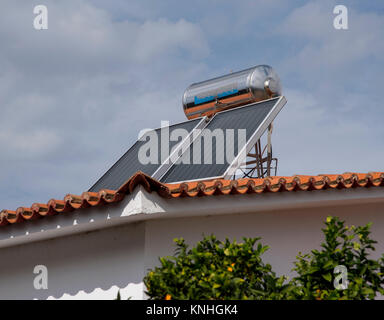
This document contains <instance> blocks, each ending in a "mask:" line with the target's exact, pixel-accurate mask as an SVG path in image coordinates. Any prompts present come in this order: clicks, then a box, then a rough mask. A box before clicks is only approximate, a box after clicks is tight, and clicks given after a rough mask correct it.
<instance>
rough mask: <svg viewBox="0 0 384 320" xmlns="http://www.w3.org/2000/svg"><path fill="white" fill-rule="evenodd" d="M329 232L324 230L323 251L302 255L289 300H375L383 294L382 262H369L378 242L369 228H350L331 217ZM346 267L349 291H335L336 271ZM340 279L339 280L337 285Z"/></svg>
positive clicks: (327, 222)
mask: <svg viewBox="0 0 384 320" xmlns="http://www.w3.org/2000/svg"><path fill="white" fill-rule="evenodd" d="M325 225H326V228H325V229H322V231H323V233H324V236H325V242H323V243H322V244H321V250H312V251H311V253H310V254H305V255H302V254H299V255H298V256H297V261H296V262H295V268H294V269H293V270H294V271H296V272H297V274H298V276H297V277H295V278H294V279H293V281H292V282H291V285H294V286H295V287H296V289H295V290H294V291H292V293H293V296H291V297H287V298H296V299H317V300H347V299H348V300H350V299H358V300H362V299H374V298H375V297H376V296H377V294H378V293H381V294H384V289H383V285H382V284H383V280H384V278H383V271H384V268H383V265H384V264H383V261H384V259H383V258H381V259H379V260H372V259H369V254H370V253H371V252H372V251H374V250H375V247H374V244H376V243H377V242H376V241H374V240H372V239H371V238H370V226H371V224H367V225H366V226H361V227H355V226H351V227H347V226H345V222H344V221H341V220H340V219H339V218H337V217H328V218H327V220H326V223H325ZM338 265H343V266H345V267H346V268H347V271H348V274H347V277H348V284H347V286H346V289H344V290H337V289H335V285H334V282H335V277H336V276H337V275H338V274H335V273H334V268H335V267H336V266H338ZM337 280H338V279H336V282H337Z"/></svg>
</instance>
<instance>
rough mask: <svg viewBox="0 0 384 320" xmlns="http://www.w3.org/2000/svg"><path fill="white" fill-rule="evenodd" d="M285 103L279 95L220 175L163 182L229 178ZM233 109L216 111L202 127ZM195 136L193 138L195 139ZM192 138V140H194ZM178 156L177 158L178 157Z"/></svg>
mask: <svg viewBox="0 0 384 320" xmlns="http://www.w3.org/2000/svg"><path fill="white" fill-rule="evenodd" d="M273 99H276V98H271V99H267V100H263V101H259V102H256V103H250V104H247V105H244V106H241V107H238V108H235V109H241V108H246V107H250V105H252V106H255V105H257V104H260V103H265V102H266V101H269V100H273ZM286 103H287V99H286V98H285V96H280V97H278V98H277V101H276V103H275V105H274V106H273V108H272V109H271V111H270V112H269V113H268V114H267V116H266V117H265V118H264V120H263V121H262V122H261V123H260V125H259V126H258V127H257V129H256V130H255V131H254V133H253V134H252V136H251V137H250V138H249V140H248V141H247V142H246V144H245V146H244V147H243V148H242V149H241V150H240V152H239V153H238V155H237V156H236V157H235V158H234V159H233V161H232V162H231V164H230V165H229V166H228V168H227V170H226V171H225V172H224V174H223V175H221V176H213V177H205V178H198V179H192V180H182V181H175V182H164V183H166V184H179V183H182V182H198V181H205V180H215V179H225V180H230V179H231V177H232V176H233V174H234V173H235V172H236V170H237V169H238V168H239V167H240V166H241V155H242V154H244V153H245V155H247V154H248V153H249V152H250V151H251V149H252V147H253V146H254V145H255V144H256V142H257V141H258V140H259V139H260V138H261V136H262V135H263V134H264V132H265V130H267V128H268V126H269V125H270V124H271V123H272V122H273V120H274V119H275V118H276V116H277V115H278V113H279V112H280V111H281V109H282V108H283V107H284V106H285V104H286ZM233 110H234V109H228V110H225V111H222V112H218V113H216V114H215V115H214V116H213V117H212V118H211V119H210V121H209V122H207V123H206V125H205V126H204V128H205V127H206V126H208V124H209V123H210V122H211V121H212V120H213V119H214V118H215V117H216V116H217V115H219V114H223V113H225V112H230V111H233ZM204 128H203V129H204ZM194 130H195V129H193V130H192V131H191V134H192V133H193V132H194ZM201 134H202V131H201V132H200V134H198V135H196V138H197V137H199V136H200V135H201ZM196 138H195V139H196ZM195 139H194V140H195ZM192 143H193V141H192V142H191V144H190V145H192ZM182 156H183V154H182V155H180V157H179V158H181V157H182ZM179 158H178V159H179ZM171 167H172V166H170V167H169V168H168V170H166V171H165V172H164V174H163V175H162V176H161V177H160V178H159V179H158V180H159V181H161V179H162V178H163V177H164V176H165V175H166V173H167V172H168V171H169V170H170V169H171Z"/></svg>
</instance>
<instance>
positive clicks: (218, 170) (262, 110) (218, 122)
mask: <svg viewBox="0 0 384 320" xmlns="http://www.w3.org/2000/svg"><path fill="white" fill-rule="evenodd" d="M285 102H286V100H285V98H284V97H279V98H274V99H270V100H266V101H262V102H258V103H254V104H250V105H247V106H244V107H239V108H235V109H231V110H228V111H224V112H220V113H217V114H216V115H215V116H214V117H213V118H212V120H211V121H210V122H209V123H208V125H207V126H206V127H205V129H209V130H211V132H213V131H214V130H215V129H220V130H223V133H224V135H223V136H219V137H218V139H217V141H213V143H212V158H211V159H212V163H210V164H206V163H204V156H205V155H204V148H203V146H204V143H205V141H204V139H203V138H202V139H201V142H200V145H199V143H198V142H197V141H194V142H193V143H192V145H191V146H190V148H189V160H190V163H189V164H188V163H178V164H174V165H173V166H172V167H171V168H170V169H169V170H168V171H167V172H166V173H165V174H164V175H163V176H162V177H161V179H160V181H161V182H165V183H173V182H180V181H191V180H199V179H207V178H208V179H209V178H218V177H224V176H226V175H227V174H228V172H229V171H230V170H231V169H233V167H238V164H237V163H236V161H237V160H238V159H227V158H226V157H224V160H225V161H224V163H217V161H216V155H217V153H218V152H220V153H223V154H224V156H225V155H226V154H227V151H229V150H227V148H228V146H227V140H228V134H227V132H226V131H225V130H226V129H232V130H234V139H233V151H234V152H233V153H234V154H235V155H237V156H239V153H240V151H242V150H243V148H248V149H250V148H251V147H252V146H253V145H254V143H256V141H257V140H258V139H259V138H260V137H261V135H262V134H263V133H264V132H265V130H266V129H267V127H268V125H269V124H270V123H271V122H272V121H273V119H274V118H275V116H276V115H277V113H278V112H279V111H280V110H281V108H282V107H283V106H284V104H285ZM238 129H245V130H246V132H245V136H246V141H247V145H244V146H239V145H238ZM222 139H224V141H221V140H222ZM255 139H256V141H254V140H255ZM215 142H216V143H215ZM216 145H218V146H224V147H223V148H217V147H216ZM248 151H249V150H246V152H248ZM194 157H195V159H196V158H197V159H198V158H200V161H201V164H196V163H195V162H194V161H193V160H194ZM228 160H229V161H228ZM215 161H216V162H215Z"/></svg>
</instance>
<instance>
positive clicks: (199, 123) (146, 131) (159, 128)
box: [88, 116, 207, 192]
mask: <svg viewBox="0 0 384 320" xmlns="http://www.w3.org/2000/svg"><path fill="white" fill-rule="evenodd" d="M206 118H207V117H206V116H203V117H197V118H194V119H188V120H185V121H182V122H178V123H174V124H170V125H169V126H168V128H169V127H172V126H175V125H180V124H184V123H187V122H191V121H197V120H199V119H200V121H198V123H197V125H196V126H195V127H193V129H192V130H191V132H190V133H189V134H188V136H189V135H190V134H191V133H192V132H194V131H195V129H196V128H197V127H198V126H200V125H201V123H205V122H206ZM162 128H166V126H164V127H161V126H160V127H158V128H154V129H150V128H148V130H145V131H144V132H142V133H141V135H140V136H138V139H137V140H136V141H135V142H134V143H133V145H131V146H130V147H129V148H128V150H127V151H125V152H124V153H123V154H122V155H121V156H120V157H119V158H118V159H117V160H116V161H115V162H114V163H113V165H112V166H111V167H110V168H109V169H108V170H107V171H106V172H104V174H103V175H102V176H101V177H100V178H99V179H97V180H96V181H95V183H93V184H92V186H91V187H90V188H89V189H88V192H90V190H91V189H92V188H93V187H94V186H96V185H97V184H98V182H99V181H100V180H101V179H103V177H104V176H105V175H106V174H107V173H108V172H109V171H110V170H112V168H113V167H114V166H115V165H116V164H117V163H118V162H119V161H120V160H121V159H122V158H123V157H124V155H125V154H127V153H128V152H129V151H131V150H132V149H133V148H134V146H135V144H136V143H137V142H138V141H139V140H140V139H141V138H142V137H143V136H144V135H146V134H147V133H148V132H150V131H156V130H161V129H162ZM185 140H187V139H185ZM182 143H183V141H182V142H181V143H180V145H181V144H182ZM170 156H171V155H170ZM170 156H169V157H170ZM169 157H168V158H169ZM168 158H167V159H168ZM161 166H163V164H162V163H160V164H159V168H160V167H161ZM159 168H157V169H156V170H155V172H154V173H153V174H152V175H151V177H153V175H154V174H155V173H156V171H157V170H158V169H159Z"/></svg>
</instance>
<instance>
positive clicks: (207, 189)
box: [0, 172, 384, 226]
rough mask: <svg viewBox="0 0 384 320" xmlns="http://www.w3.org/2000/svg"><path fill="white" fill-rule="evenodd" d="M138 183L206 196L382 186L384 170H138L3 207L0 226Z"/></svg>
mask: <svg viewBox="0 0 384 320" xmlns="http://www.w3.org/2000/svg"><path fill="white" fill-rule="evenodd" d="M138 185H141V186H143V187H144V189H145V190H146V191H147V192H157V193H158V194H159V195H160V196H161V197H164V198H182V197H202V196H213V195H230V194H246V193H248V194H250V193H255V194H258V193H264V192H285V191H290V192H291V191H300V190H301V191H312V190H324V189H329V188H337V189H345V188H347V189H348V188H358V187H365V188H368V187H379V186H384V172H370V173H344V174H339V175H337V174H332V175H318V176H306V175H295V176H291V177H270V178H265V179H254V178H245V179H238V180H224V179H216V180H208V181H198V182H196V181H195V182H182V183H176V184H164V183H161V182H159V181H157V180H155V179H153V178H151V177H150V176H147V175H146V174H144V173H142V172H137V173H136V174H135V175H133V176H132V177H131V178H130V179H128V180H127V181H126V182H125V183H124V184H123V185H122V186H121V187H120V188H119V189H118V190H101V191H99V192H84V193H83V194H82V195H81V196H79V195H73V194H67V195H66V196H65V197H64V199H63V200H55V199H51V200H49V201H48V203H47V204H41V203H34V204H33V205H32V206H31V207H29V208H28V207H20V208H18V209H17V210H16V211H11V210H3V211H1V212H0V226H4V225H7V224H14V223H19V222H23V221H26V220H34V219H37V218H41V217H44V216H48V215H54V214H61V213H65V212H70V211H74V210H78V209H84V208H88V207H95V206H101V205H106V204H108V203H115V202H119V201H121V200H122V199H123V198H124V197H125V195H127V194H130V193H132V192H133V190H134V189H135V188H136V187H137V186H138Z"/></svg>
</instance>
